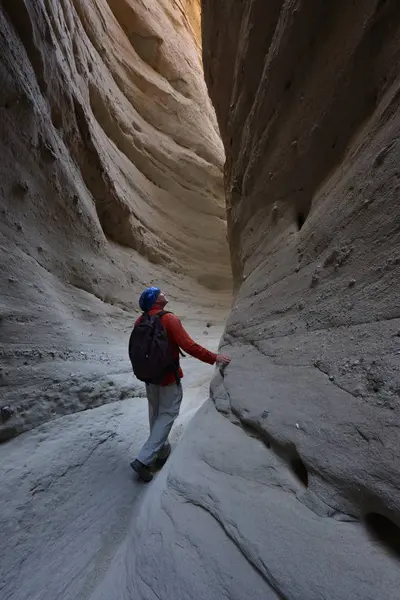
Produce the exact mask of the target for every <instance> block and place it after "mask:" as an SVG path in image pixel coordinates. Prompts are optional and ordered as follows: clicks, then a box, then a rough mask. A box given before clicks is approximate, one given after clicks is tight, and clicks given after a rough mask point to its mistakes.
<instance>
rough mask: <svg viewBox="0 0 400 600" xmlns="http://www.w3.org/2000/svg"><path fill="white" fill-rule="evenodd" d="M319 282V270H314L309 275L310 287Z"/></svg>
mask: <svg viewBox="0 0 400 600" xmlns="http://www.w3.org/2000/svg"><path fill="white" fill-rule="evenodd" d="M318 282H319V271H318V270H316V271H315V272H314V273H313V275H312V277H311V287H312V288H313V287H315V286H316V285H317V284H318Z"/></svg>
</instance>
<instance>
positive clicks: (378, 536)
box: [364, 513, 400, 558]
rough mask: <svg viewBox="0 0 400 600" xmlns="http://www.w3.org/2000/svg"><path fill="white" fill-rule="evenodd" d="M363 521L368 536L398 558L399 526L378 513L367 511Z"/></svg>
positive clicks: (399, 544) (399, 554)
mask: <svg viewBox="0 0 400 600" xmlns="http://www.w3.org/2000/svg"><path fill="white" fill-rule="evenodd" d="M364 522H365V526H366V528H367V531H368V533H369V534H370V536H371V537H372V538H373V539H374V540H375V541H376V542H378V543H379V544H380V545H381V546H383V547H384V548H386V550H388V551H389V552H390V553H391V554H394V555H395V556H396V557H397V558H400V527H398V525H396V524H395V523H393V521H391V520H390V519H388V518H387V517H384V516H383V515H380V514H379V513H368V514H367V515H366V516H365V518H364Z"/></svg>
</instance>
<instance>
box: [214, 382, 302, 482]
mask: <svg viewBox="0 0 400 600" xmlns="http://www.w3.org/2000/svg"><path fill="white" fill-rule="evenodd" d="M224 389H225V393H226V394H227V396H228V398H229V404H230V410H231V412H232V414H233V415H234V416H235V417H236V418H237V419H239V422H240V427H242V429H243V431H245V432H246V434H247V435H248V436H250V437H254V438H256V439H259V440H260V441H262V442H263V444H264V445H265V446H266V448H268V450H270V451H271V452H273V453H274V454H275V455H276V456H277V457H279V458H280V459H281V460H283V461H284V462H285V463H286V465H287V466H288V468H289V469H290V470H291V471H292V473H293V474H294V475H295V477H296V478H297V479H298V480H299V482H300V483H301V484H302V485H303V486H304V487H306V488H307V487H308V470H307V467H306V466H305V464H304V462H303V460H302V459H301V457H300V455H299V453H298V451H297V449H296V447H295V445H294V443H293V442H288V443H286V444H282V443H279V442H277V440H276V439H275V438H274V437H273V436H272V435H271V434H269V433H268V431H266V430H265V429H264V428H263V427H262V426H261V425H260V424H259V423H258V422H256V421H253V420H251V419H249V418H246V417H245V416H244V415H243V414H242V413H241V412H240V411H239V410H237V409H236V408H235V407H234V406H232V403H231V400H230V396H229V393H228V391H227V389H226V386H224ZM211 399H212V400H213V401H214V404H215V407H216V408H217V410H218V407H217V403H216V402H215V399H214V398H213V394H212V393H211ZM220 412H221V411H220Z"/></svg>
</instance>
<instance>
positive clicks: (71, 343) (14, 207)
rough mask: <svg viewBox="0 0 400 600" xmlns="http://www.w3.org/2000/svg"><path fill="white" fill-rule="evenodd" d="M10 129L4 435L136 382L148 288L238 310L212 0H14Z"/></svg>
mask: <svg viewBox="0 0 400 600" xmlns="http://www.w3.org/2000/svg"><path fill="white" fill-rule="evenodd" d="M0 134H1V135H0V157H1V161H0V174H1V176H0V195H1V207H0V210H1V213H0V252H1V258H0V260H1V267H2V269H1V270H2V281H1V304H0V358H1V370H0V395H1V401H0V407H1V417H0V440H2V441H4V440H6V439H9V438H10V437H12V436H14V435H15V434H17V433H20V432H21V431H23V430H25V429H27V428H29V427H32V426H34V425H37V424H38V423H40V422H43V421H46V420H48V419H50V418H53V417H55V416H59V415H61V414H65V413H68V412H73V411H75V410H81V409H83V408H90V407H93V406H97V405H99V404H102V403H104V402H109V401H112V400H119V398H120V397H126V396H127V395H129V393H135V390H136V389H137V386H136V385H135V384H134V383H133V381H132V377H130V381H129V379H128V374H129V362H128V361H127V351H126V347H127V340H128V337H129V331H130V329H131V327H132V323H133V320H134V319H135V316H136V315H137V296H138V293H139V292H140V290H141V289H142V288H143V286H144V285H148V284H159V285H164V287H165V288H166V290H167V292H169V293H170V294H171V297H172V300H174V301H175V302H176V303H178V304H176V303H175V309H176V308H177V309H178V313H179V314H180V315H182V316H186V318H192V320H194V321H195V322H198V320H199V319H201V321H202V322H203V326H204V327H205V324H206V322H207V320H209V319H210V314H209V311H210V310H212V311H214V312H213V315H214V318H215V319H221V315H222V314H225V313H224V311H225V310H226V307H227V306H229V302H230V267H229V256H228V250H227V244H226V222H225V209H224V196H223V182H222V164H223V160H224V152H223V147H222V143H221V140H220V137H219V134H218V128H217V124H216V118H215V113H214V111H213V108H212V106H211V103H210V100H209V97H208V94H207V89H206V85H205V82H204V76H203V70H202V61H201V46H200V6H199V2H197V1H192V2H189V1H186V2H180V1H176V2H175V1H172V0H163V1H159V0H153V1H151V2H147V1H146V2H141V1H139V0H108V1H107V0H90V1H88V0H60V1H57V2H56V1H47V0H34V1H33V0H17V1H15V0H4V1H3V2H2V3H1V7H0ZM180 301H182V304H179V302H180ZM110 372H113V373H114V374H117V375H118V374H119V376H120V377H119V378H120V380H121V385H115V386H111V385H109V383H108V373H110ZM124 382H125V383H124ZM129 389H130V390H131V392H129Z"/></svg>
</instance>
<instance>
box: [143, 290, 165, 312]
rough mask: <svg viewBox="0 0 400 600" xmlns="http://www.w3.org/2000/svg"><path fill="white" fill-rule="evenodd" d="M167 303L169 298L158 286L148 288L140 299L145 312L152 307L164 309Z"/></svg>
mask: <svg viewBox="0 0 400 600" xmlns="http://www.w3.org/2000/svg"><path fill="white" fill-rule="evenodd" d="M167 303H168V300H167V298H166V297H165V295H164V294H163V293H162V291H161V290H160V288H158V287H149V288H146V289H145V290H144V292H143V293H142V295H141V296H140V299H139V306H140V308H141V310H142V311H143V312H148V311H149V310H151V309H152V308H160V309H162V308H164V307H165V306H166V304H167Z"/></svg>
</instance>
